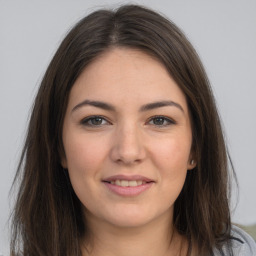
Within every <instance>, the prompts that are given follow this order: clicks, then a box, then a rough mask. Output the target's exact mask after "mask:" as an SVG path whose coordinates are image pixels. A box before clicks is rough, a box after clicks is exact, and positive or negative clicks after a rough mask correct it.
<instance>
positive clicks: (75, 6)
mask: <svg viewBox="0 0 256 256" xmlns="http://www.w3.org/2000/svg"><path fill="white" fill-rule="evenodd" d="M116 3H118V4H121V3H127V1H122V2H120V1H114V0H113V1H104V0H97V1H95V0H94V1H85V0H83V1H82V0H74V1H72V0H69V1H68V0H61V1H56V0H55V1H52V0H44V1H33V0H31V1H29V0H27V1H26V0H4V1H3V0H2V1H1V0H0V120H1V125H0V156H1V161H0V170H1V171H0V206H1V210H0V255H1V252H2V253H3V254H4V255H8V236H9V233H8V232H9V231H8V230H9V228H8V217H9V214H10V207H11V198H10V197H8V193H9V190H10V186H11V183H12V179H13V177H14V173H15V168H16V166H17V161H18V159H19V156H20V152H21V148H22V143H23V141H24V136H25V133H26V126H27V121H28V116H29V114H28V113H29V110H30V108H31V104H32V101H33V98H34V96H35V93H36V91H37V88H38V85H39V83H40V80H41V78H42V76H43V73H44V71H45V69H46V67H47V65H48V63H49V61H50V59H51V57H52V55H53V54H54V51H55V50H56V48H57V46H58V45H59V43H60V41H61V39H62V38H63V37H64V35H65V33H66V32H67V30H68V29H69V28H70V27H71V26H72V25H73V24H74V23H75V22H76V21H78V20H79V19H80V18H81V17H83V16H84V15H86V14H88V13H89V12H91V11H93V10H95V9H97V8H98V7H105V6H107V7H113V6H116ZM132 3H139V4H144V5H147V6H149V7H151V8H153V9H155V10H157V11H161V12H162V13H164V14H165V15H167V16H168V17H169V18H170V19H172V20H173V21H174V22H175V23H176V24H177V25H178V26H179V27H180V28H181V29H182V30H183V31H184V32H185V34H186V35H187V36H188V37H189V39H190V40H191V42H192V43H193V45H194V46H195V48H196V49H197V51H198V53H199V55H200V56H201V59H202V61H203V63H204V65H205V67H206V70H207V72H208V76H209V78H210V81H211V83H212V86H213V90H214V93H215V95H216V99H217V103H218V107H219V110H220V113H221V117H222V120H223V124H224V128H225V131H226V139H227V143H228V146H229V148H230V153H231V156H232V159H233V162H234V165H235V168H236V172H237V176H238V180H239V185H240V196H239V202H238V205H237V207H236V210H235V211H232V212H233V221H234V222H236V223H240V224H251V223H255V222H256V199H255V195H256V185H255V180H256V168H255V159H256V149H255V144H256V114H255V110H256V100H255V95H256V76H255V73H256V70H255V68H256V1H255V0H243V1H242V0H225V1H223V0H214V1H213V0H212V1H210V0H201V1H200V0H157V1H156V0H154V1H153V0H148V1H146V0H145V1H143V0H141V1H136V2H132ZM233 194H234V195H235V194H236V192H235V191H234V193H233ZM234 205H235V204H234V203H233V206H232V209H233V208H234Z"/></svg>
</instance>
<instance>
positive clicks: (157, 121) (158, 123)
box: [154, 117, 164, 125]
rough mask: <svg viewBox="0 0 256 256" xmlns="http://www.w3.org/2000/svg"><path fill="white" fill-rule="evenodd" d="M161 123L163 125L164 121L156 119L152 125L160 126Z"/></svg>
mask: <svg viewBox="0 0 256 256" xmlns="http://www.w3.org/2000/svg"><path fill="white" fill-rule="evenodd" d="M163 123H164V119H163V118H162V117H157V118H155V120H154V124H156V125H161V124H163Z"/></svg>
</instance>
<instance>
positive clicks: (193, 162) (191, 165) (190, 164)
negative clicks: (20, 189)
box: [188, 158, 197, 170]
mask: <svg viewBox="0 0 256 256" xmlns="http://www.w3.org/2000/svg"><path fill="white" fill-rule="evenodd" d="M196 164H197V163H196V160H195V159H193V158H192V159H190V160H189V162H188V170H192V169H194V168H195V167H196Z"/></svg>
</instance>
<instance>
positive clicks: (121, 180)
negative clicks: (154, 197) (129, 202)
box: [102, 175, 155, 196]
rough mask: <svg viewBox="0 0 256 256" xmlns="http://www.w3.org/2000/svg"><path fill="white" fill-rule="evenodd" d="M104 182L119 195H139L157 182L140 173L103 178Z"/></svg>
mask: <svg viewBox="0 0 256 256" xmlns="http://www.w3.org/2000/svg"><path fill="white" fill-rule="evenodd" d="M102 182H103V183H104V184H105V185H106V187H107V188H108V189H109V190H110V191H112V192H114V193H115V194H118V195H119V196H137V195H139V194H141V193H142V192H144V191H146V190H148V189H149V188H150V187H151V186H152V185H153V183H155V181H154V180H151V179H149V178H146V177H143V176H139V175H133V176H126V175H116V176H111V177H108V178H106V179H103V180H102Z"/></svg>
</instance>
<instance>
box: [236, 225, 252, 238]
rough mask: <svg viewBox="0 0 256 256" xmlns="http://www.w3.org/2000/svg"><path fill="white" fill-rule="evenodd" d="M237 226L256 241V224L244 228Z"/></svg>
mask: <svg viewBox="0 0 256 256" xmlns="http://www.w3.org/2000/svg"><path fill="white" fill-rule="evenodd" d="M236 226H238V227H240V228H242V229H243V230H244V231H245V232H247V233H248V234H249V235H250V236H252V237H253V239H254V240H255V241H256V224H254V225H250V226H244V225H239V224H236Z"/></svg>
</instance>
